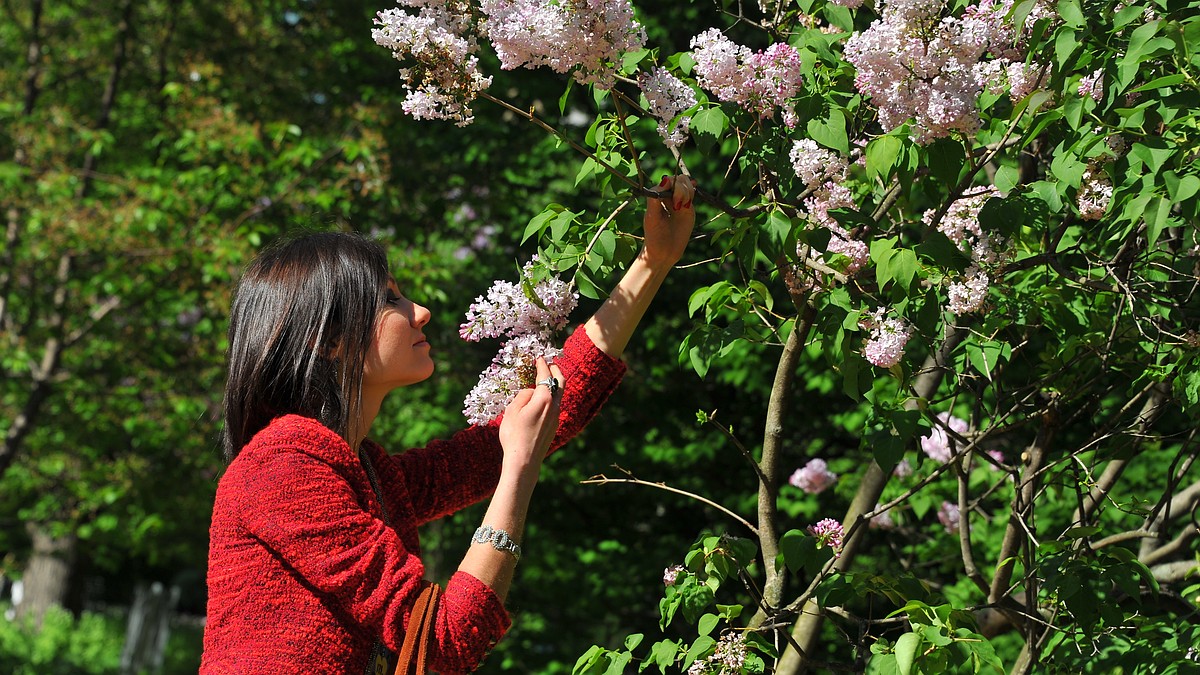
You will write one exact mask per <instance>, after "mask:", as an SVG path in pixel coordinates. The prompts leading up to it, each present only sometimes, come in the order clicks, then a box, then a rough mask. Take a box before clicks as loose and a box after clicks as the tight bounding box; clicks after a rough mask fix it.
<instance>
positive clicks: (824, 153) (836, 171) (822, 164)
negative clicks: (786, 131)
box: [789, 138, 848, 189]
mask: <svg viewBox="0 0 1200 675" xmlns="http://www.w3.org/2000/svg"><path fill="white" fill-rule="evenodd" d="M789 158H790V159H791V160H792V168H793V169H795V171H796V175H797V176H798V177H799V178H800V180H802V181H804V185H805V186H806V187H808V188H811V189H816V188H817V187H819V186H820V185H821V184H823V183H825V182H826V181H828V180H830V179H834V180H840V179H841V178H843V177H844V176H845V174H846V168H847V166H848V164H847V162H846V160H845V159H843V158H842V157H839V156H838V155H837V153H835V152H833V151H832V150H826V149H825V148H822V147H821V146H819V145H817V142H816V141H814V140H812V139H811V138H805V139H801V140H799V141H796V142H795V143H793V144H792V152H791V154H790V155H789Z"/></svg>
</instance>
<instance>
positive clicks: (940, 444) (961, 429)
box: [921, 412, 971, 464]
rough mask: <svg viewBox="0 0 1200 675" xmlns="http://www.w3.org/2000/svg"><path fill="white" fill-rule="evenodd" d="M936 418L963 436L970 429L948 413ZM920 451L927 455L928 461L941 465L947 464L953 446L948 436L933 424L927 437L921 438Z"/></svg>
mask: <svg viewBox="0 0 1200 675" xmlns="http://www.w3.org/2000/svg"><path fill="white" fill-rule="evenodd" d="M937 418H938V419H939V420H941V421H942V424H945V425H946V426H948V427H950V429H951V430H953V431H954V432H955V433H957V434H965V433H967V432H968V431H970V429H971V427H970V425H968V424H967V422H966V420H962V419H959V418H957V417H955V416H953V415H951V414H950V413H948V412H940V413H938V414H937ZM921 450H922V451H923V452H924V453H925V454H926V455H929V458H930V459H933V460H935V461H938V462H941V463H942V464H945V463H946V462H949V461H950V458H951V457H953V456H954V446H953V444H952V443H951V439H950V436H949V434H947V433H946V430H945V429H943V428H942V426H941V425H940V424H935V425H934V427H933V429H930V431H929V435H928V436H922V437H921Z"/></svg>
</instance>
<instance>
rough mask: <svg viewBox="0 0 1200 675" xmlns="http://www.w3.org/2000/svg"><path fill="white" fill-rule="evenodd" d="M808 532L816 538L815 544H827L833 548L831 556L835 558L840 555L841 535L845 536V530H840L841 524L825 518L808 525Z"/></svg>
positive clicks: (819, 545)
mask: <svg viewBox="0 0 1200 675" xmlns="http://www.w3.org/2000/svg"><path fill="white" fill-rule="evenodd" d="M808 532H809V534H811V535H812V536H814V537H816V538H817V546H818V547H821V546H828V547H829V548H831V549H833V557H835V558H837V557H839V556H841V555H842V543H843V542H842V537H844V536H845V534H846V533H845V531H843V530H842V524H841V523H839V522H838V521H836V520H834V519H833V518H825V519H823V520H821V521H820V522H818V523H817V524H816V525H809V526H808Z"/></svg>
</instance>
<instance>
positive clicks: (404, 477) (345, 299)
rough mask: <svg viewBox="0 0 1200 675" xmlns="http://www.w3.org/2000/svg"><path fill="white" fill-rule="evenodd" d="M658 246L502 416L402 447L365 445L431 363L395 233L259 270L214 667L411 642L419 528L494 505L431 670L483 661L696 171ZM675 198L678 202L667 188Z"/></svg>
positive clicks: (661, 217)
mask: <svg viewBox="0 0 1200 675" xmlns="http://www.w3.org/2000/svg"><path fill="white" fill-rule="evenodd" d="M659 189H660V190H662V191H663V194H664V197H666V196H669V197H670V199H669V200H668V199H663V200H659V199H651V200H650V203H649V205H648V208H647V212H646V216H645V220H644V223H645V242H644V246H643V248H642V250H641V252H640V253H639V254H638V257H637V258H636V260H635V261H634V262H633V264H631V265H630V267H629V269H628V270H627V271H626V273H625V275H624V277H622V279H621V281H620V283H619V284H618V285H617V287H616V289H614V291H613V293H612V295H611V296H610V297H609V298H608V300H606V301H605V302H604V304H603V305H602V306H601V307H600V309H599V310H597V312H596V314H595V315H594V316H593V317H592V318H591V319H589V320H588V321H587V323H586V324H585V325H584V326H583V327H581V328H580V329H578V330H576V331H575V333H574V334H573V335H571V336H570V337H569V338H568V339H567V341H566V344H564V345H563V353H562V354H561V355H560V356H559V357H558V358H557V359H556V360H555V364H554V365H547V364H546V363H545V361H543V360H541V359H539V360H538V362H537V381H538V384H539V386H537V387H534V388H532V389H524V390H522V391H521V392H520V394H519V395H518V396H517V397H516V399H515V400H514V401H513V402H512V404H511V405H509V406H508V408H507V409H506V411H505V413H504V415H503V418H502V421H501V422H500V424H499V425H495V424H493V425H488V426H476V427H471V428H468V429H466V430H464V431H461V432H459V433H458V434H455V435H454V436H453V437H452V438H450V439H449V440H445V441H435V442H432V443H430V444H429V445H428V446H426V447H425V448H420V449H414V450H409V451H407V452H404V453H401V454H398V455H395V456H392V455H389V454H388V453H387V452H386V451H384V450H383V449H382V448H381V447H380V446H379V445H377V444H375V443H374V442H372V441H370V440H367V438H366V437H367V435H368V433H369V431H370V429H371V423H372V422H373V421H374V419H375V416H376V414H377V413H378V411H379V407H380V404H381V403H382V402H383V399H384V397H385V396H386V395H387V394H388V393H389V392H391V391H392V390H394V389H396V388H398V387H402V386H405V385H408V384H415V383H417V382H420V381H422V380H424V379H426V378H428V377H429V376H430V375H432V374H433V370H434V365H433V361H432V359H431V358H430V351H431V346H430V345H429V343H428V342H427V341H426V340H425V336H424V334H423V333H422V328H423V327H424V326H425V325H426V324H427V323H428V322H429V320H430V313H429V310H427V309H425V308H424V307H422V306H420V305H418V304H416V303H414V302H412V301H411V300H408V299H407V298H405V297H404V296H403V295H402V294H401V293H400V290H399V289H398V288H397V287H396V283H395V281H394V280H393V279H391V278H390V276H389V275H388V271H387V260H386V258H385V256H384V254H383V250H382V248H381V247H379V246H378V245H376V244H374V243H372V242H369V241H367V240H365V239H361V238H358V237H355V236H353V235H345V234H336V233H328V234H317V235H311V236H308V237H304V238H301V239H297V240H295V241H292V242H289V243H287V244H285V245H283V246H280V247H276V248H273V249H271V250H269V251H267V252H265V253H263V254H262V255H261V256H260V257H259V258H258V259H257V260H256V261H255V262H254V263H252V264H251V265H250V267H249V268H248V269H247V270H246V273H245V274H244V276H243V278H242V280H241V282H240V283H239V286H238V291H237V294H236V297H235V299H234V303H233V309H232V312H231V316H230V325H229V378H228V381H227V384H226V389H225V431H224V441H225V450H226V454H227V456H228V458H229V459H230V464H229V468H228V470H227V471H226V472H225V474H224V476H222V478H221V481H220V485H219V486H218V488H217V497H216V503H215V504H214V508H213V520H212V527H211V542H210V550H209V567H208V592H209V600H208V619H207V624H206V628H205V634H204V656H203V662H202V664H201V668H200V669H201V672H204V673H227V672H237V673H251V672H252V673H299V672H307V673H353V674H355V675H357V674H358V673H362V672H364V670H365V669H366V668H367V664H368V661H369V660H372V661H373V659H374V651H375V650H378V649H379V647H380V643H381V645H382V647H383V648H386V649H389V650H391V651H393V652H395V651H399V648H400V645H401V644H402V643H403V640H404V633H405V627H406V626H407V622H408V617H409V615H410V613H411V612H412V609H413V605H414V603H415V601H416V598H417V596H418V594H419V593H420V592H421V590H422V588H423V587H424V586H425V585H426V582H423V580H422V578H423V576H424V567H423V565H422V563H421V560H420V545H419V541H418V537H417V529H416V528H417V526H418V525H421V524H423V523H426V522H429V521H431V520H434V519H436V518H440V517H442V516H445V515H447V514H450V513H453V512H455V511H457V510H459V509H461V508H463V507H465V506H468V505H471V504H474V503H477V502H479V501H481V500H483V499H485V498H487V497H488V496H489V495H490V496H491V501H490V502H489V504H488V508H487V511H486V513H485V515H484V518H483V523H482V524H481V527H480V529H479V531H477V532H476V535H475V537H473V543H472V545H471V546H470V547H469V548H468V551H467V553H466V555H465V556H464V558H463V560H462V563H461V564H460V565H459V567H458V571H457V572H456V573H455V574H454V575H453V576H452V577H451V578H450V580H449V582H448V583H447V585H446V588H445V592H444V594H443V595H442V597H441V600H440V602H439V604H438V605H437V611H436V615H435V620H434V630H433V636H434V637H433V638H432V640H431V645H430V650H431V654H430V659H431V662H430V667H431V669H432V670H434V671H437V672H440V673H464V672H469V671H472V670H474V669H475V668H476V667H477V666H478V664H479V663H480V661H481V660H482V659H483V657H484V656H486V654H487V652H488V650H489V649H491V647H492V646H493V645H494V644H495V643H496V641H498V640H499V639H500V637H501V636H502V635H503V634H504V632H505V631H506V630H507V629H508V627H509V624H510V621H509V618H508V615H507V613H506V612H505V609H504V605H503V603H504V599H505V597H506V595H507V593H508V588H509V585H510V583H511V580H512V576H513V571H514V569H515V567H516V563H517V559H518V557H519V555H520V547H519V544H520V541H521V536H522V533H523V531H524V523H525V515H526V512H527V510H528V506H529V500H530V497H531V496H532V493H533V488H534V486H535V484H536V483H537V479H538V473H539V471H540V469H541V464H542V460H543V459H544V458H545V456H546V455H547V454H548V452H550V451H552V450H554V449H556V448H557V447H559V446H561V445H562V444H563V443H565V442H566V441H567V440H569V439H570V438H572V437H573V436H574V435H575V434H577V433H578V432H579V430H580V429H582V428H583V426H584V425H585V424H587V422H588V421H590V420H591V419H592V418H593V417H594V416H595V415H596V413H597V412H598V411H599V409H600V407H601V405H602V404H603V403H604V401H605V399H606V398H607V397H608V395H609V393H611V391H612V390H613V388H615V386H616V385H617V382H618V381H619V380H620V377H621V374H622V373H623V371H624V365H623V364H622V363H621V361H620V358H621V355H622V353H623V351H624V349H625V346H626V344H627V343H628V341H629V338H630V336H631V335H632V333H633V330H634V328H635V326H636V325H637V323H638V321H639V320H640V319H641V317H642V315H643V314H644V312H645V311H646V308H647V306H648V305H649V303H650V300H651V299H652V298H653V296H654V294H655V293H656V292H657V290H658V287H659V285H660V284H661V283H662V281H663V279H664V278H665V276H666V274H667V272H668V271H669V270H670V269H671V268H672V267H673V266H674V265H675V263H676V262H678V260H679V258H680V256H682V254H683V250H684V247H685V246H686V244H687V241H688V239H689V238H690V236H691V232H692V227H693V224H694V222H695V212H694V211H693V209H692V204H691V201H692V196H693V193H694V184H693V183H692V181H691V179H689V178H686V177H682V176H681V177H678V178H674V179H672V178H669V177H666V178H664V179H663V182H662V183H661V184H660V185H659ZM668 201H669V202H670V203H668Z"/></svg>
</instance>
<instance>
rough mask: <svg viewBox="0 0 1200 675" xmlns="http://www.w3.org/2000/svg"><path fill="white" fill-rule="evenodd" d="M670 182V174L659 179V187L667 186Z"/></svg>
mask: <svg viewBox="0 0 1200 675" xmlns="http://www.w3.org/2000/svg"><path fill="white" fill-rule="evenodd" d="M670 182H671V177H670V176H663V179H662V180H661V181H659V183H658V187H660V188H661V187H667V184H668V183H670Z"/></svg>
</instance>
